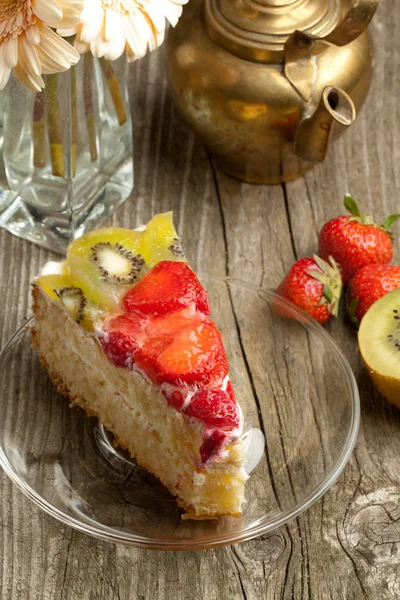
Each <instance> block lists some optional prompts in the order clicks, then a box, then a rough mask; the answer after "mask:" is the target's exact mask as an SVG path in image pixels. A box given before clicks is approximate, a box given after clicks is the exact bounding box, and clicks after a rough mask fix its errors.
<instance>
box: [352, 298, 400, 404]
mask: <svg viewBox="0 0 400 600" xmlns="http://www.w3.org/2000/svg"><path fill="white" fill-rule="evenodd" d="M358 345H359V348H360V352H361V356H362V358H363V360H364V362H365V364H366V366H367V368H368V371H369V373H370V375H371V378H372V381H373V382H374V384H375V385H376V387H377V389H378V391H379V392H380V393H381V394H382V395H383V396H384V397H385V398H386V399H387V400H389V402H392V403H393V404H396V405H397V406H398V407H400V289H397V290H394V291H393V292H390V293H389V294H386V295H385V296H383V298H381V299H380V300H378V301H377V302H375V303H374V304H373V305H372V306H371V308H370V309H369V310H368V311H367V313H366V314H365V316H364V317H363V319H362V321H361V325H360V329H359V332H358Z"/></svg>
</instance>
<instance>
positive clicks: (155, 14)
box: [59, 0, 188, 61]
mask: <svg viewBox="0 0 400 600" xmlns="http://www.w3.org/2000/svg"><path fill="white" fill-rule="evenodd" d="M187 2H188V0H85V8H84V10H83V12H82V14H81V22H80V24H79V25H78V27H76V28H74V29H70V30H68V31H59V33H61V35H73V34H76V39H75V48H76V49H77V50H78V51H79V52H80V53H84V52H87V51H88V50H89V49H90V50H91V52H92V54H93V55H94V56H96V57H97V58H101V57H103V56H104V58H106V59H107V60H115V59H117V58H119V57H120V56H121V55H122V54H123V52H124V50H125V51H126V55H127V57H128V61H134V60H136V59H137V58H142V57H143V56H144V55H145V54H146V52H147V51H148V50H150V51H151V50H154V49H155V48H157V47H158V46H160V45H161V44H162V42H163V41H164V36H165V27H166V20H167V21H169V22H170V23H171V25H172V26H175V25H176V24H177V22H178V20H179V17H180V16H181V14H182V5H183V4H186V3H187ZM59 29H60V28H59Z"/></svg>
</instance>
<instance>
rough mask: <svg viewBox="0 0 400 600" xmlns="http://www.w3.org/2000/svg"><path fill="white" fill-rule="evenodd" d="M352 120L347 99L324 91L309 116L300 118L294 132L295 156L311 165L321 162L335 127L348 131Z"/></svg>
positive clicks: (335, 91) (353, 112)
mask: <svg viewBox="0 0 400 600" xmlns="http://www.w3.org/2000/svg"><path fill="white" fill-rule="evenodd" d="M355 118H356V108H355V106H354V103H353V101H352V99H351V98H350V96H349V95H348V94H346V92H345V91H344V90H342V89H341V88H338V87H331V86H328V87H325V88H324V90H323V92H322V96H321V100H320V102H319V105H318V106H317V108H316V110H315V111H314V112H313V114H312V115H310V116H308V115H306V116H304V117H303V119H302V120H301V122H300V125H299V127H298V130H297V136H296V140H295V148H294V150H295V154H296V155H297V156H298V158H301V159H302V160H306V161H308V162H311V163H317V162H322V161H323V160H324V158H325V156H326V154H327V152H328V148H329V142H330V139H331V135H332V130H333V127H334V125H335V123H338V124H339V125H344V126H345V127H349V126H350V125H352V123H354V121H355Z"/></svg>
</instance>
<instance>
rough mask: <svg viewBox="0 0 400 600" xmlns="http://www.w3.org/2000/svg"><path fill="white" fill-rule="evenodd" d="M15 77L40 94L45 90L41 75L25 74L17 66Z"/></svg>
mask: <svg viewBox="0 0 400 600" xmlns="http://www.w3.org/2000/svg"><path fill="white" fill-rule="evenodd" d="M14 75H15V76H16V78H17V79H18V81H20V82H21V83H22V85H24V86H25V87H27V88H29V89H31V90H33V91H34V92H40V91H41V90H42V89H43V88H44V81H43V79H42V78H41V77H40V76H39V75H32V74H31V73H25V71H24V70H23V69H22V68H21V67H20V66H19V65H17V66H16V67H15V69H14Z"/></svg>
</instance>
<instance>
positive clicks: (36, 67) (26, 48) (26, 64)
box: [18, 33, 42, 76]
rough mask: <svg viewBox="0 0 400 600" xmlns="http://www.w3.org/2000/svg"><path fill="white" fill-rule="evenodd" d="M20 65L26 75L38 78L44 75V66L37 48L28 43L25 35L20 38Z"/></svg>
mask: <svg viewBox="0 0 400 600" xmlns="http://www.w3.org/2000/svg"><path fill="white" fill-rule="evenodd" d="M18 65H19V66H20V67H21V68H22V69H23V70H24V71H25V73H30V74H32V75H37V76H40V75H41V73H42V65H41V64H40V60H39V57H38V55H37V54H36V50H35V46H32V44H30V43H29V42H28V40H27V39H26V36H25V35H24V34H23V33H22V34H21V35H20V36H19V37H18Z"/></svg>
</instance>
